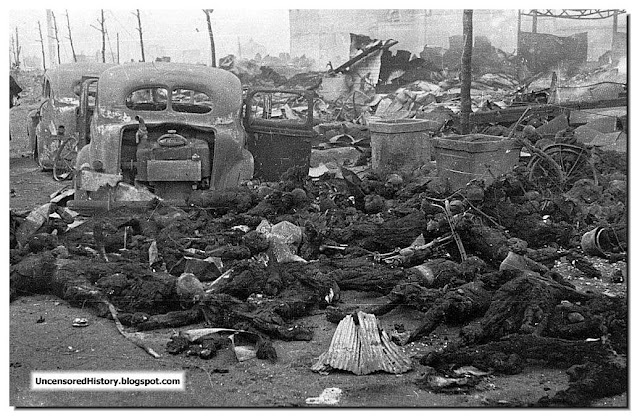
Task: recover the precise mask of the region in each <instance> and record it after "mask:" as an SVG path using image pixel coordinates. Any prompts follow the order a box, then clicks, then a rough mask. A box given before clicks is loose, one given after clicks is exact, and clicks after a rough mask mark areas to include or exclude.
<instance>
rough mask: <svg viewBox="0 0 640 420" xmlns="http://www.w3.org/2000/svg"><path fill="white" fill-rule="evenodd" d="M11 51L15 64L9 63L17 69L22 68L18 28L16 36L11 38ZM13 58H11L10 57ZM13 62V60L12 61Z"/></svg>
mask: <svg viewBox="0 0 640 420" xmlns="http://www.w3.org/2000/svg"><path fill="white" fill-rule="evenodd" d="M11 49H12V52H13V63H9V64H11V65H12V67H15V68H16V69H19V68H20V49H21V48H20V40H19V38H18V28H16V36H15V38H14V37H13V35H12V36H11ZM9 58H11V56H9ZM10 61H11V60H10Z"/></svg>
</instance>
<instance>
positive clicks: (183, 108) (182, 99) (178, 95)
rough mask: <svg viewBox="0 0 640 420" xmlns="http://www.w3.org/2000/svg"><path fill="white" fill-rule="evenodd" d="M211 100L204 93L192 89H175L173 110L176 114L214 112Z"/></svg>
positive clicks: (172, 95) (172, 101)
mask: <svg viewBox="0 0 640 420" xmlns="http://www.w3.org/2000/svg"><path fill="white" fill-rule="evenodd" d="M212 104H213V102H212V100H211V98H210V97H209V96H208V95H207V94H206V93H203V92H198V91H197V90H191V89H173V91H172V92H171V108H172V109H173V110H174V111H176V112H186V113H190V114H206V113H208V112H211V110H212Z"/></svg>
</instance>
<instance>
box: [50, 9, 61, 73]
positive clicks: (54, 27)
mask: <svg viewBox="0 0 640 420" xmlns="http://www.w3.org/2000/svg"><path fill="white" fill-rule="evenodd" d="M51 17H53V31H54V34H55V38H56V49H57V51H58V64H61V63H62V60H61V59H60V38H59V37H58V23H57V21H56V15H55V14H53V12H51Z"/></svg>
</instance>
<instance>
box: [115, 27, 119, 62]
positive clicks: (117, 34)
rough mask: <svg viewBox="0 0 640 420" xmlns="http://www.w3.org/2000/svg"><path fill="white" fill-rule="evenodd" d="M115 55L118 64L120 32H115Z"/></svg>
mask: <svg viewBox="0 0 640 420" xmlns="http://www.w3.org/2000/svg"><path fill="white" fill-rule="evenodd" d="M116 57H117V59H118V61H117V63H118V64H120V33H119V32H116Z"/></svg>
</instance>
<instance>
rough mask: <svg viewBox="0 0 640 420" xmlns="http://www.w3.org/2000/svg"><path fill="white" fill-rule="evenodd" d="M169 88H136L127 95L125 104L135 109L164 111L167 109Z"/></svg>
mask: <svg viewBox="0 0 640 420" xmlns="http://www.w3.org/2000/svg"><path fill="white" fill-rule="evenodd" d="M167 98H168V95H167V89H165V88H148V87H145V88H142V89H136V90H134V91H133V92H131V93H130V94H129V96H127V99H126V100H125V104H126V106H127V108H129V109H131V110H134V111H164V110H166V109H167Z"/></svg>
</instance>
